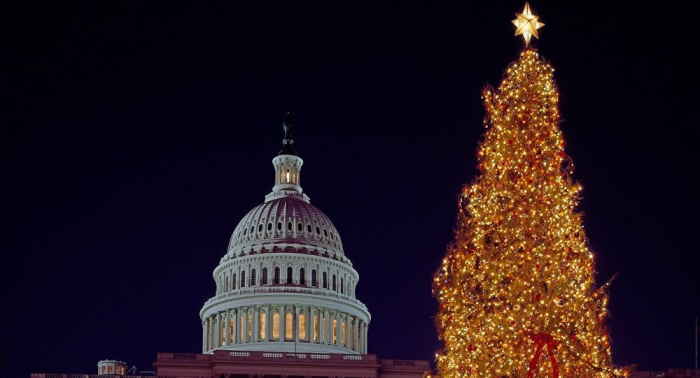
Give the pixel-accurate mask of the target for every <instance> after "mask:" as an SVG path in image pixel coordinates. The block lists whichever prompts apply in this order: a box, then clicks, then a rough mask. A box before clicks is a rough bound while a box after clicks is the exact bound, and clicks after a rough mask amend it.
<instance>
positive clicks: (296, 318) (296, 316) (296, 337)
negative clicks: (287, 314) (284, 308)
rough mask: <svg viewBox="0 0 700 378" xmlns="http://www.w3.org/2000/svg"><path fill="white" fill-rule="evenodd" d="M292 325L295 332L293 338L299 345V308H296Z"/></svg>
mask: <svg viewBox="0 0 700 378" xmlns="http://www.w3.org/2000/svg"><path fill="white" fill-rule="evenodd" d="M292 324H293V325H294V326H293V327H292V330H294V334H293V335H292V337H293V338H294V342H295V343H298V342H299V307H297V306H294V319H292Z"/></svg>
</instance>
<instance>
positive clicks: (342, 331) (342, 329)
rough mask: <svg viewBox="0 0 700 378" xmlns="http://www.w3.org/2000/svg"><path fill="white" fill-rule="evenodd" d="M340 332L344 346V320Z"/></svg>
mask: <svg viewBox="0 0 700 378" xmlns="http://www.w3.org/2000/svg"><path fill="white" fill-rule="evenodd" d="M340 332H341V334H342V335H341V339H340V341H341V342H342V343H343V346H345V322H343V326H342V328H341V330H340Z"/></svg>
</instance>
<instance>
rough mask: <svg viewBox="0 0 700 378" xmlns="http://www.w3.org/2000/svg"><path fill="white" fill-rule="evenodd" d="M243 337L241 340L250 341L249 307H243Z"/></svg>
mask: <svg viewBox="0 0 700 378" xmlns="http://www.w3.org/2000/svg"><path fill="white" fill-rule="evenodd" d="M242 314H243V337H241V342H244V343H247V342H248V308H247V307H245V308H243V311H242Z"/></svg>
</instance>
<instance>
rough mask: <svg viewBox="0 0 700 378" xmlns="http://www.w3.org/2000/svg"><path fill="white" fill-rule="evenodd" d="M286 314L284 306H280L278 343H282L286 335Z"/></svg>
mask: <svg viewBox="0 0 700 378" xmlns="http://www.w3.org/2000/svg"><path fill="white" fill-rule="evenodd" d="M286 331H287V312H286V311H285V309H284V305H282V306H280V342H284V340H285V339H286V337H285V336H286V335H287V332H286Z"/></svg>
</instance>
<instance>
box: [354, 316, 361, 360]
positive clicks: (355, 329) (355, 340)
mask: <svg viewBox="0 0 700 378" xmlns="http://www.w3.org/2000/svg"><path fill="white" fill-rule="evenodd" d="M359 324H360V319H359V318H358V317H355V321H354V322H353V325H352V350H354V351H356V352H359V351H360V348H359V345H358V344H359V343H358V341H359V340H358V339H359V332H358V325H359Z"/></svg>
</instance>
